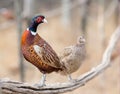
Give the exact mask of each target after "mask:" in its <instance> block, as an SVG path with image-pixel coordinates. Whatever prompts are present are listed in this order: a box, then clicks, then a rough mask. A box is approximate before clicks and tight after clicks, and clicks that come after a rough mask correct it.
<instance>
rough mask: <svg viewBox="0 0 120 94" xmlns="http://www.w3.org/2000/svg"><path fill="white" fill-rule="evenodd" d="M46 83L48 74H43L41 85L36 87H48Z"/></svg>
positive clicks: (38, 84)
mask: <svg viewBox="0 0 120 94" xmlns="http://www.w3.org/2000/svg"><path fill="white" fill-rule="evenodd" d="M45 81H46V74H43V75H42V78H41V81H40V83H37V84H35V85H34V86H35V87H38V88H40V87H43V86H46V84H45Z"/></svg>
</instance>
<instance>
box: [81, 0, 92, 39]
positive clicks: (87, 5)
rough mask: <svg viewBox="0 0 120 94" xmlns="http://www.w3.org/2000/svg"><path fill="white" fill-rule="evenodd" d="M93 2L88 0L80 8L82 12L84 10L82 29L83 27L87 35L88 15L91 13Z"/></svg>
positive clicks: (83, 31) (83, 32)
mask: <svg viewBox="0 0 120 94" xmlns="http://www.w3.org/2000/svg"><path fill="white" fill-rule="evenodd" d="M90 3H91V0H88V1H87V2H85V3H83V5H82V7H81V8H80V12H81V10H82V16H81V17H82V18H81V19H82V20H81V29H82V34H83V35H84V36H85V38H86V37H87V31H86V27H87V20H88V15H89V5H90Z"/></svg>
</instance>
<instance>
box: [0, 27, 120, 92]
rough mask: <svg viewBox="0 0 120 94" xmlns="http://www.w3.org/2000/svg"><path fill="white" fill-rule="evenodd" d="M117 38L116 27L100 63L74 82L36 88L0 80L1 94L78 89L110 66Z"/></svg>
mask: <svg viewBox="0 0 120 94" xmlns="http://www.w3.org/2000/svg"><path fill="white" fill-rule="evenodd" d="M119 37H120V27H118V28H117V29H116V30H115V32H114V33H113V35H112V36H111V39H110V43H109V45H108V47H107V49H106V50H105V52H104V54H103V58H102V61H101V63H100V64H99V65H97V66H96V67H94V68H92V69H91V70H90V71H88V72H87V73H84V74H83V75H81V76H80V77H78V78H77V79H76V80H75V81H71V82H65V83H56V84H50V85H46V86H44V87H41V88H38V87H35V86H32V85H29V84H26V83H21V82H17V81H11V80H5V79H0V88H1V92H2V94H9V93H10V94H54V93H63V92H68V91H72V90H74V89H76V88H78V87H81V86H84V85H85V84H86V83H87V82H88V81H90V80H91V79H93V78H94V77H96V76H97V75H99V74H100V73H101V72H103V71H104V70H105V69H106V68H107V67H108V66H109V65H110V57H111V54H112V51H113V49H114V47H115V45H116V42H117V40H118V39H119Z"/></svg>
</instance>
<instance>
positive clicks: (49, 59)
mask: <svg viewBox="0 0 120 94" xmlns="http://www.w3.org/2000/svg"><path fill="white" fill-rule="evenodd" d="M33 48H34V50H35V52H36V53H37V55H38V56H40V58H41V60H42V62H44V63H46V64H48V65H49V66H52V67H55V68H60V67H61V66H60V60H59V58H58V56H57V54H56V53H55V51H54V50H53V49H52V48H51V47H50V46H49V45H48V44H47V43H44V45H43V46H39V45H34V46H33Z"/></svg>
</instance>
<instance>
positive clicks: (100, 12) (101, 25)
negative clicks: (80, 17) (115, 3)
mask: <svg viewBox="0 0 120 94" xmlns="http://www.w3.org/2000/svg"><path fill="white" fill-rule="evenodd" d="M104 3H105V0H98V5H99V6H98V31H99V32H100V36H101V43H102V52H103V51H104V49H105V31H104V29H105V27H104V25H105V22H104V20H105V19H104V17H105V15H104ZM104 78H105V74H104V73H103V74H102V75H101V77H100V80H101V81H100V85H101V87H102V88H103V89H104V87H105V84H104V83H105V79H104Z"/></svg>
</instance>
